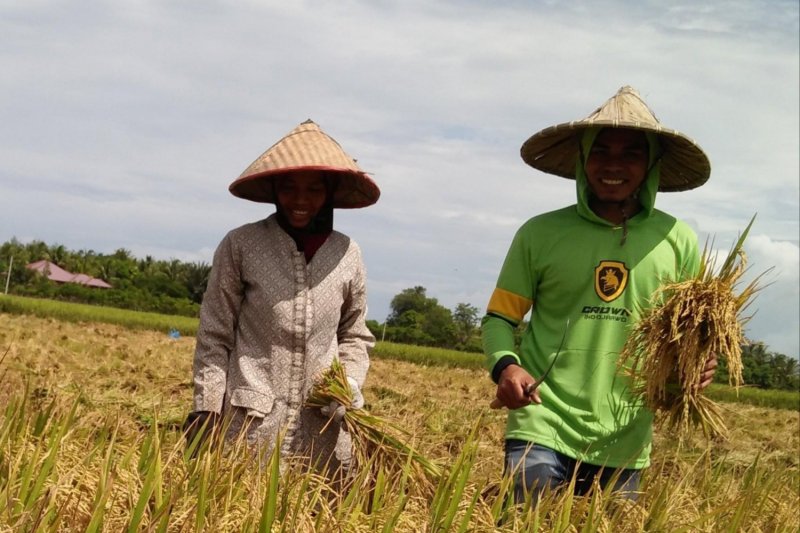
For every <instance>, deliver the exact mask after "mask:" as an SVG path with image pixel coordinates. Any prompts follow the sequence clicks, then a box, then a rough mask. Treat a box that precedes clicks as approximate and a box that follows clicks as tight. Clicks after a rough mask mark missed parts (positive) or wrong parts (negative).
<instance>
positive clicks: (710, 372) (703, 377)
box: [697, 353, 718, 390]
mask: <svg viewBox="0 0 800 533" xmlns="http://www.w3.org/2000/svg"><path fill="white" fill-rule="evenodd" d="M717 364H718V361H717V354H715V353H712V354H711V355H709V356H708V359H706V366H704V367H703V373H702V374H700V383H699V384H698V386H697V389H698V390H703V389H705V388H706V387H708V386H709V385H711V382H712V381H714V373H715V372H716V371H717Z"/></svg>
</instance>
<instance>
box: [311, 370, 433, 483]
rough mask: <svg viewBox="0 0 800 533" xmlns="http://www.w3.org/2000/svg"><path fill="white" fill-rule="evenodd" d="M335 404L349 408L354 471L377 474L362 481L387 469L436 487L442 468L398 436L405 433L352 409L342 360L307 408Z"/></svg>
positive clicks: (325, 376)
mask: <svg viewBox="0 0 800 533" xmlns="http://www.w3.org/2000/svg"><path fill="white" fill-rule="evenodd" d="M332 401H335V402H338V403H339V404H341V405H343V406H344V407H345V408H346V411H345V414H344V418H343V419H342V425H343V427H344V429H345V430H346V431H347V432H348V433H350V437H351V439H352V442H353V451H352V454H353V456H352V467H353V468H354V471H355V472H358V471H359V470H360V469H362V468H369V469H370V471H371V473H372V474H374V475H369V476H364V477H362V476H359V478H361V479H362V480H365V481H368V482H374V481H375V477H376V476H377V475H378V473H379V471H380V470H383V472H384V474H383V475H386V474H391V475H394V474H398V475H401V474H402V473H403V472H404V471H406V473H411V474H412V479H414V480H415V481H417V482H418V483H419V484H420V485H423V486H426V485H427V486H428V488H431V489H432V488H433V486H434V484H433V483H434V482H435V481H438V479H439V478H440V477H441V475H442V471H441V468H440V467H439V466H438V465H437V464H436V463H434V462H432V461H431V460H430V459H428V458H426V457H425V456H423V455H422V454H420V453H419V452H418V451H416V450H415V449H414V448H413V447H412V446H411V445H409V444H407V443H406V442H404V441H403V440H402V438H401V437H398V436H397V435H402V436H403V437H406V436H407V434H406V432H405V431H403V430H402V429H400V428H398V427H397V426H395V425H394V424H391V423H390V422H388V421H386V420H384V419H382V418H380V417H377V416H375V415H372V414H370V413H369V412H367V411H366V410H364V409H352V408H351V405H352V401H353V392H352V390H351V389H350V384H349V383H348V381H347V374H345V370H344V367H343V366H342V364H341V362H340V361H339V360H338V359H335V360H334V362H333V364H332V365H331V367H330V369H328V371H326V372H325V373H324V374H323V375H322V377H321V378H320V379H319V380H318V381H317V383H316V384H315V385H314V388H313V389H312V391H311V395H310V396H309V398H308V399H307V400H306V407H308V408H322V407H325V406H328V405H330V403H331V402H332ZM323 431H324V430H323ZM409 469H410V471H409Z"/></svg>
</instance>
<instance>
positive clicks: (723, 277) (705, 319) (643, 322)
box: [620, 216, 763, 438]
mask: <svg viewBox="0 0 800 533" xmlns="http://www.w3.org/2000/svg"><path fill="white" fill-rule="evenodd" d="M754 220H755V216H753V218H752V219H751V220H750V223H749V224H748V225H747V228H746V229H745V230H744V232H743V233H742V235H741V236H740V237H739V239H738V241H737V242H736V244H735V245H734V246H733V247H732V248H731V250H730V253H728V256H727V257H726V258H725V261H724V262H723V264H722V266H721V267H720V269H719V270H718V271H716V268H715V267H716V264H715V262H716V261H715V258H714V257H713V256H712V254H711V251H710V250H709V245H708V243H706V246H705V247H704V249H703V254H702V258H701V262H700V268H699V271H698V273H697V275H696V276H694V277H692V278H689V279H687V280H684V281H678V282H672V281H668V282H666V283H664V284H663V285H662V286H661V287H660V288H659V289H658V290H657V291H656V293H655V294H654V295H653V297H652V300H651V307H649V308H648V309H645V310H644V311H643V312H642V316H641V318H640V319H639V321H638V322H637V323H636V325H635V326H634V328H633V329H632V331H631V334H630V336H629V337H628V340H627V342H626V343H625V346H624V348H623V350H622V353H621V356H620V365H621V366H622V367H624V371H625V372H626V373H627V374H628V375H629V376H630V377H631V378H632V380H633V390H634V394H636V395H638V396H639V397H641V398H642V399H643V401H644V403H645V405H647V406H648V407H649V408H650V409H651V410H652V411H653V412H654V413H655V415H656V423H657V424H659V425H666V426H667V427H669V428H670V429H671V430H674V431H677V434H678V436H679V437H680V438H683V437H685V436H686V435H688V433H689V432H690V430H691V429H692V428H693V427H696V426H700V427H701V428H702V430H703V432H704V433H705V435H706V436H707V437H714V436H719V437H725V436H726V435H727V428H726V426H725V423H724V421H723V419H722V413H721V410H720V407H719V405H718V404H717V403H716V402H714V401H713V400H710V399H709V398H707V397H706V396H705V395H704V394H703V393H702V390H700V382H701V376H702V374H703V371H704V368H705V365H706V362H707V360H708V359H709V357H711V355H712V354H716V355H717V357H718V358H720V359H724V360H725V361H726V362H727V366H728V382H729V384H730V385H731V386H733V387H735V388H736V389H738V387H739V386H741V385H742V384H743V382H742V357H741V356H742V352H741V346H742V344H743V343H744V342H745V338H744V334H743V325H744V324H745V323H746V322H747V320H748V319H749V317H743V316H742V312H743V311H744V310H745V309H746V308H747V307H748V305H749V304H750V302H751V299H752V298H753V296H754V295H755V294H756V292H757V291H758V290H760V288H761V287H760V286H759V285H758V282H759V280H760V279H761V277H762V276H763V273H762V274H761V275H759V276H757V277H756V279H755V280H753V281H752V282H750V283H749V284H748V285H747V286H746V287H745V288H744V289H743V290H741V291H740V292H739V293H738V294H735V289H736V288H737V286H738V284H739V281H740V279H741V277H742V275H743V274H744V273H745V271H746V268H745V265H746V263H747V258H746V256H745V253H744V250H743V249H742V245H743V244H744V241H745V239H746V238H747V234H748V233H749V231H750V228H751V226H752V225H753V221H754Z"/></svg>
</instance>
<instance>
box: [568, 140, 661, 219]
mask: <svg viewBox="0 0 800 533" xmlns="http://www.w3.org/2000/svg"><path fill="white" fill-rule="evenodd" d="M602 129H603V128H602V127H593V128H586V130H585V131H584V133H583V138H582V139H581V152H580V156H579V157H578V162H577V164H576V165H575V183H576V186H577V192H578V214H580V215H581V216H582V217H583V218H585V219H587V220H591V221H592V222H596V223H598V224H605V225H607V226H613V224H612V223H611V222H609V221H607V220H605V219H603V218H600V217H599V216H597V215H596V214H595V213H594V211H592V210H591V208H590V207H589V195H590V194H591V193H590V191H589V181H588V179H587V178H586V167H585V165H586V159H587V158H588V157H589V153H590V152H591V149H592V145H593V144H594V141H595V139H596V138H597V135H598V134H599V133H600V131H601V130H602ZM644 134H645V136H646V137H647V143H648V145H649V147H650V155H649V157H650V162H649V165H648V166H649V169H650V170H648V172H647V177H646V178H645V179H644V181H643V182H642V185H641V187H639V191H638V193H637V196H638V198H639V202H640V203H641V204H642V210H641V211H640V212H639V213H637V214H636V216H634V217H632V218H630V219H629V220H628V221H627V224H629V225H635V224H638V223H639V222H640V221H642V220H644V219H646V218H647V217H649V216H650V214H651V213H652V212H653V209H654V208H655V205H656V192H658V181H659V175H660V171H661V145H660V143H659V142H658V135H656V134H655V133H652V132H649V131H645V132H644Z"/></svg>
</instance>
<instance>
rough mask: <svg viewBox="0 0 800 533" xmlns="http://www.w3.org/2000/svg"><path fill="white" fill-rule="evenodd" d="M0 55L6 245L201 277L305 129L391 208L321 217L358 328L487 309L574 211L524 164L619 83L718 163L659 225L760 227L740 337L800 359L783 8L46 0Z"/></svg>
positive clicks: (789, 38)
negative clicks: (517, 251) (324, 140)
mask: <svg viewBox="0 0 800 533" xmlns="http://www.w3.org/2000/svg"><path fill="white" fill-rule="evenodd" d="M0 32H2V35H3V42H2V44H0V68H2V69H3V72H5V73H6V75H4V76H2V77H0V123H2V124H3V128H0V240H6V239H9V238H11V237H12V236H15V235H16V236H18V237H20V236H30V237H31V238H37V239H41V240H45V241H47V242H53V241H57V242H61V243H63V244H64V245H66V246H67V247H70V248H94V249H96V250H98V251H113V250H114V249H116V248H121V247H124V248H128V249H130V250H132V251H134V252H135V253H137V254H139V253H142V254H148V253H149V254H151V255H156V256H157V257H159V258H161V257H164V258H169V257H174V258H182V259H189V260H191V258H197V259H198V260H203V258H206V257H207V258H208V259H206V260H210V251H211V250H213V249H214V247H215V246H216V244H217V242H218V241H219V239H220V238H221V237H222V235H224V233H225V232H226V231H228V230H229V229H231V228H233V227H235V226H238V225H240V224H243V223H245V222H248V221H250V220H254V219H257V218H260V217H262V216H265V215H266V214H267V213H268V212H270V211H271V208H270V207H268V206H260V205H257V204H252V203H247V202H242V201H240V200H237V199H234V198H232V197H230V196H229V195H228V193H227V191H226V189H227V186H228V184H229V183H230V182H231V181H232V180H233V179H234V178H235V177H236V176H238V174H239V173H240V172H241V171H242V170H243V169H244V168H245V167H247V165H248V164H249V163H250V162H251V161H252V160H253V159H255V158H256V157H257V156H258V155H259V154H260V153H261V152H262V151H263V150H264V149H266V148H267V147H268V146H269V145H271V144H272V143H273V142H275V141H276V140H278V139H279V138H280V137H281V136H282V135H284V134H285V133H287V132H288V131H289V130H291V129H292V128H293V127H294V126H295V125H297V124H298V123H299V122H301V121H303V120H305V119H306V118H312V119H314V120H315V121H316V122H318V123H319V124H320V125H321V126H322V127H323V128H324V129H325V130H326V131H328V132H329V133H330V134H331V135H333V136H334V137H335V138H336V139H337V140H339V141H340V142H341V143H342V145H343V146H344V147H345V149H346V150H347V151H348V152H349V153H350V154H351V155H353V156H354V157H356V158H357V159H358V160H359V163H360V164H361V165H362V166H363V168H365V169H366V170H368V171H370V172H373V173H374V176H375V179H376V181H377V182H378V184H379V185H380V186H381V189H382V192H383V195H382V198H381V201H380V202H379V203H378V204H377V205H376V206H374V207H371V208H369V209H367V210H359V211H354V212H343V213H337V227H339V228H340V229H342V230H343V231H345V232H346V233H348V234H350V235H352V236H353V237H354V238H355V239H356V240H357V241H358V242H359V243H360V244H361V245H362V248H363V249H364V253H365V258H366V261H367V267H368V270H369V275H370V279H369V283H370V306H371V314H372V313H373V312H374V313H375V314H376V315H375V318H376V319H382V317H383V316H385V315H386V313H387V312H388V305H389V301H390V300H391V297H392V296H393V295H394V294H396V293H397V292H399V291H400V290H402V289H404V288H407V287H410V286H414V285H423V286H425V287H426V288H427V289H428V293H429V295H430V296H433V297H436V298H438V299H439V300H440V301H441V302H442V303H444V304H445V305H448V306H451V307H452V306H455V304H457V303H459V302H462V301H464V302H469V303H472V304H473V305H476V306H478V307H479V308H483V307H484V306H485V303H486V300H487V299H488V296H489V293H490V291H491V289H492V287H493V285H494V283H495V279H496V273H497V270H498V269H499V267H500V264H501V262H502V260H503V256H504V254H505V250H506V248H507V246H508V243H509V242H510V239H511V236H512V235H513V232H514V231H515V230H516V227H517V226H519V224H521V223H522V222H523V221H524V220H526V219H527V218H529V217H530V216H533V215H535V214H537V213H540V212H543V211H547V210H551V209H556V208H558V207H561V206H563V205H566V204H569V203H572V202H574V184H573V183H572V182H570V181H568V180H564V179H560V178H555V177H552V176H546V175H543V174H541V173H539V172H536V171H534V170H533V169H531V168H529V167H527V166H525V165H524V163H522V161H521V159H520V158H519V147H520V145H521V144H522V142H523V141H524V140H525V139H526V138H527V137H528V136H530V135H531V134H533V133H534V132H535V131H537V130H539V129H541V128H543V127H546V126H549V125H551V124H555V123H559V122H564V121H568V120H572V119H576V118H579V117H582V116H585V115H587V114H589V113H590V112H591V111H592V110H593V109H594V108H595V107H596V106H597V105H599V104H600V103H601V102H602V101H603V100H605V99H606V98H608V97H609V96H611V95H612V94H613V93H614V91H616V89H617V88H618V87H619V86H621V85H623V84H631V85H633V86H635V87H637V88H638V89H639V90H640V91H641V92H642V94H643V96H644V97H645V99H646V100H647V101H648V103H649V104H650V105H651V107H652V108H653V109H654V111H655V112H656V114H657V115H658V116H659V117H660V118H661V119H662V120H663V121H664V123H665V124H666V125H667V126H669V127H673V128H676V129H678V130H681V131H684V132H686V133H688V134H689V135H690V136H692V137H694V138H695V139H697V140H698V142H699V143H700V144H701V146H703V148H704V149H705V150H706V151H707V153H708V154H709V156H710V158H711V161H712V168H713V174H712V177H711V179H710V180H709V182H708V184H706V185H705V186H703V187H702V188H700V189H697V190H695V191H690V192H686V193H677V194H668V195H667V194H665V195H660V196H659V199H658V206H659V208H661V209H664V210H666V211H668V212H670V213H672V214H674V215H676V216H678V217H680V218H683V219H687V220H688V221H689V222H690V223H691V224H692V226H693V227H694V228H695V229H696V230H697V231H698V233H699V234H700V236H701V239H703V238H704V237H705V236H707V235H714V236H715V237H716V239H717V242H728V240H732V239H733V238H735V236H736V234H737V233H738V232H739V231H741V230H742V229H743V228H744V226H745V225H746V224H747V221H748V220H749V219H750V217H751V216H752V215H753V214H755V213H758V218H757V221H756V225H755V226H754V230H753V234H752V235H751V238H750V239H749V240H748V247H753V246H758V245H759V242H760V241H759V239H761V238H763V239H768V243H770V244H769V245H767V244H764V245H763V246H764V249H763V250H761V249H758V250H757V249H756V248H753V249H752V250H748V251H749V252H751V255H752V259H753V264H754V265H755V264H762V263H763V264H765V265H767V264H770V265H771V264H775V265H776V269H775V272H776V275H777V273H778V272H781V274H780V276H781V278H780V280H779V281H776V282H775V283H774V284H773V285H772V286H770V287H769V288H767V289H765V292H764V293H763V295H762V296H761V297H759V300H758V302H759V306H760V309H759V313H758V314H757V316H756V318H754V319H753V321H752V322H751V324H750V327H749V334H751V335H752V336H753V337H755V338H758V339H763V340H764V341H765V342H767V344H768V345H770V347H771V348H772V349H774V350H778V351H785V352H786V353H789V354H793V355H797V353H798V350H797V338H796V337H797V322H798V321H797V320H796V310H797V308H798V301H797V290H796V286H797V278H796V270H797V265H796V262H795V263H794V267H793V268H794V270H792V264H791V263H784V262H782V261H784V260H783V259H780V258H781V257H784V255H783V254H786V255H787V256H791V252H792V250H788V252H787V251H785V250H784V251H781V250H783V248H781V246H783V244H781V243H785V242H786V241H792V242H795V243H796V241H797V239H798V211H799V210H800V209H799V208H798V197H800V190H799V188H798V183H799V181H800V180H798V175H800V164H799V163H798V159H799V158H798V152H797V146H798V145H800V138H799V137H798V135H799V133H798V132H800V108H798V101H800V97H799V95H798V84H797V79H798V6H797V3H796V2H795V1H794V0H791V1H789V0H787V1H773V2H769V3H765V2H764V1H762V0H737V1H735V2H722V1H716V2H704V3H701V4H698V3H696V2H689V1H685V2H683V1H682V2H670V3H669V4H664V3H662V2H656V1H654V0H648V1H643V2H625V1H621V0H604V1H600V2H592V3H583V4H570V3H563V2H552V1H537V2H516V1H511V0H509V1H501V2H491V3H489V2H461V1H459V2H451V1H425V2H423V1H414V2H403V3H394V2H361V1H355V0H349V1H344V2H336V3H324V2H310V1H300V2H273V1H270V2H265V1H262V0H259V1H255V0H253V1H248V2H236V3H233V2H212V1H198V2H194V3H192V4H191V5H188V4H182V3H162V2H138V1H132V0H125V1H118V2H116V1H115V2H111V1H101V0H95V1H87V2H81V3H79V4H74V5H73V4H65V3H62V2H58V1H55V0H52V1H28V2H7V3H5V4H3V5H2V6H0ZM757 236H758V238H757ZM789 244H790V245H791V244H792V243H791V242H790V243H789ZM795 250H796V246H795ZM795 257H796V253H795ZM778 265H781V266H780V268H778V267H777V266H778ZM791 272H795V277H794V278H791ZM792 279H794V283H795V289H794V292H793V291H792V287H791V285H790V283H792ZM771 290H779V293H771V292H767V291H771ZM767 299H768V301H769V303H770V305H769V309H774V310H775V311H774V313H775V314H774V315H769V313H770V312H772V311H765V310H764V309H765V308H767V306H765V305H764V302H765V300H767ZM792 313H795V314H794V315H793V314H792ZM764 315H768V317H767V318H765V319H762V318H761V317H762V316H764ZM782 316H784V317H795V319H794V322H793V324H794V327H793V329H792V328H784V327H782V326H781V327H779V326H778V324H781V321H780V317H782ZM791 323H792V322H789V324H791ZM782 331H785V333H781V332H782ZM781 335H782V336H781Z"/></svg>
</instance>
